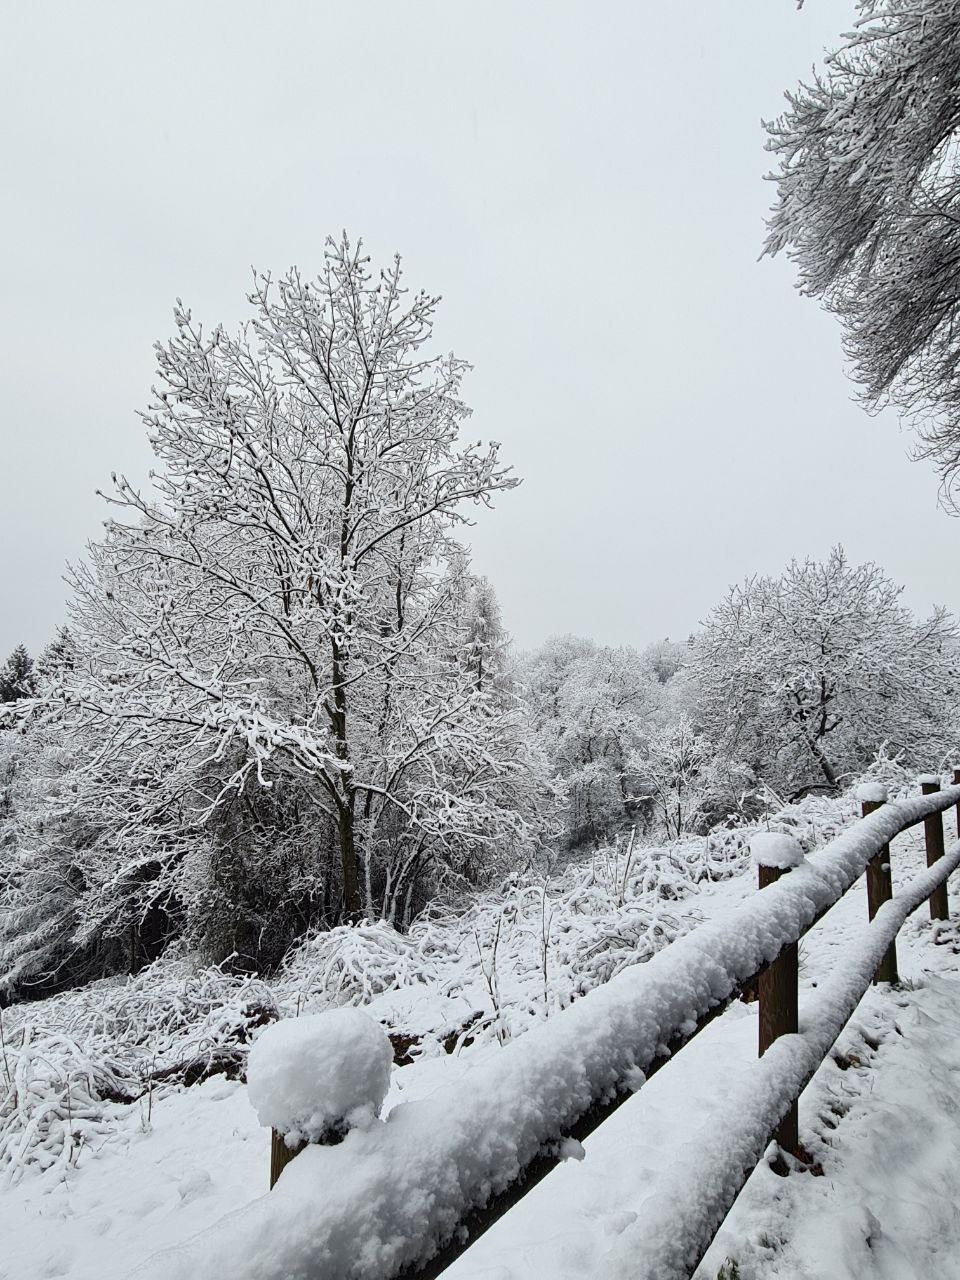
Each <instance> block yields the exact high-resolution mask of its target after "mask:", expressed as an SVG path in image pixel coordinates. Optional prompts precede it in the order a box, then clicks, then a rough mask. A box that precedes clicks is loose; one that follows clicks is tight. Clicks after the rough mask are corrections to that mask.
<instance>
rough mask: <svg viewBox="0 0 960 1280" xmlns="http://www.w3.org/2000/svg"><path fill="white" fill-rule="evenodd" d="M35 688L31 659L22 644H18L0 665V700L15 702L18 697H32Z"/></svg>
mask: <svg viewBox="0 0 960 1280" xmlns="http://www.w3.org/2000/svg"><path fill="white" fill-rule="evenodd" d="M36 690H37V677H36V673H35V672H34V669H33V659H32V658H31V657H30V655H29V653H27V651H26V649H25V648H24V646H23V645H22V644H18V645H17V647H16V648H15V649H14V651H13V653H11V655H10V657H9V658H8V659H7V660H6V662H5V663H4V665H3V666H2V667H0V702H16V701H17V700H18V699H19V698H32V697H33V695H34V694H35V693H36Z"/></svg>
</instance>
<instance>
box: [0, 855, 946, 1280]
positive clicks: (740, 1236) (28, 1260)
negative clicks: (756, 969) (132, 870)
mask: <svg viewBox="0 0 960 1280" xmlns="http://www.w3.org/2000/svg"><path fill="white" fill-rule="evenodd" d="M906 844H907V841H906V840H905V839H904V840H900V841H898V842H897V846H896V847H895V854H894V865H895V876H898V878H900V879H901V880H902V879H903V878H905V877H906V876H907V875H908V874H909V871H910V870H912V869H913V868H914V867H917V866H918V865H919V863H920V861H921V856H920V852H919V837H918V835H917V836H915V837H914V838H913V840H912V845H913V848H912V851H911V852H909V853H908V851H907V849H906ZM752 884H753V878H752V876H750V877H749V878H745V879H744V880H742V881H734V882H728V883H726V884H723V885H719V886H716V888H715V889H712V890H710V891H709V892H707V893H704V894H703V895H701V896H700V897H699V898H698V900H697V907H698V909H700V910H703V911H704V913H705V914H707V915H711V914H714V913H715V912H716V911H718V910H722V909H723V908H725V907H727V906H729V905H730V904H731V903H732V902H733V901H735V900H736V899H737V898H739V897H742V896H744V895H745V894H748V893H751V892H753V891H754V890H753V887H752ZM951 910H952V914H953V916H954V918H955V919H956V918H957V917H958V915H960V900H958V899H956V898H954V899H953V901H952V904H951ZM865 915H866V912H865V893H864V890H863V887H862V885H860V886H857V887H856V888H855V889H853V890H852V891H851V892H850V893H849V894H848V895H847V897H846V898H845V899H844V900H843V901H842V903H841V904H840V905H839V906H838V907H837V908H835V909H834V911H833V912H831V914H830V916H829V917H828V918H827V919H826V920H824V921H823V922H822V923H821V924H820V925H819V926H818V927H817V929H816V930H815V931H814V932H813V933H812V934H811V935H810V936H809V939H808V940H807V941H806V943H805V945H804V947H803V952H802V961H801V980H802V982H803V984H804V985H806V986H807V988H808V989H809V987H811V986H812V985H813V984H815V983H817V982H818V981H819V980H820V978H821V977H822V976H823V975H824V974H825V973H827V972H828V971H829V969H830V967H831V965H832V963H833V958H834V956H835V953H836V948H837V947H838V946H839V945H840V942H841V939H843V938H849V937H850V935H851V932H855V931H856V930H857V929H858V928H860V927H862V926H863V925H864V924H865ZM955 937H956V934H955V932H954V931H953V930H952V929H951V930H950V931H949V932H947V933H943V934H941V944H940V945H934V943H933V932H932V930H931V926H930V924H929V921H927V920H926V919H925V913H924V911H921V912H919V913H918V914H917V916H915V917H914V918H913V919H912V920H911V921H909V922H908V924H907V925H906V926H905V928H904V930H903V931H902V933H901V942H900V955H901V973H902V975H903V977H904V978H906V979H908V982H907V984H906V989H904V990H903V991H896V992H890V991H886V990H882V991H878V992H871V993H870V994H869V995H868V997H867V998H866V999H865V1000H864V1002H863V1003H862V1005H861V1006H860V1009H859V1010H858V1012H857V1015H856V1017H855V1020H854V1024H853V1025H852V1027H851V1029H850V1030H849V1031H848V1033H846V1034H845V1036H844V1038H843V1039H842V1041H841V1044H840V1046H839V1048H840V1049H841V1050H842V1053H843V1055H844V1056H843V1058H842V1066H841V1065H837V1063H836V1062H834V1061H832V1060H831V1061H828V1063H827V1064H826V1065H825V1067H824V1069H823V1070H822V1071H821V1072H820V1073H819V1074H818V1076H817V1077H816V1079H815V1080H814V1082H813V1084H812V1085H811V1086H810V1088H809V1089H808V1090H807V1092H806V1094H805V1095H804V1098H803V1100H802V1102H801V1128H802V1132H803V1136H804V1140H805V1141H806V1142H807V1145H808V1147H809V1148H810V1149H811V1151H812V1152H813V1153H814V1155H815V1156H816V1157H817V1158H818V1159H819V1160H820V1162H821V1164H822V1166H823V1169H824V1174H825V1176H824V1177H812V1176H811V1175H809V1174H798V1175H795V1176H792V1177H790V1178H786V1179H784V1178H780V1177H777V1176H776V1175H775V1174H774V1173H773V1172H772V1171H770V1170H769V1169H768V1168H767V1167H766V1166H761V1168H760V1169H758V1171H757V1172H756V1173H755V1174H754V1176H753V1177H752V1178H751V1180H750V1182H749V1183H748V1185H747V1187H746V1189H745V1190H744V1192H743V1194H742V1195H741V1197H740V1199H739V1201H738V1203H737V1205H736V1207H735V1208H734V1210H733V1212H732V1214H731V1215H730V1217H729V1218H728V1220H727V1223H726V1224H725V1225H724V1227H723V1229H722V1230H721V1232H720V1235H719V1236H718V1238H717V1241H716V1243H715V1245H714V1246H713V1248H712V1249H711V1251H710V1254H709V1255H708V1258H707V1260H706V1261H705V1263H704V1265H703V1267H702V1268H701V1270H700V1272H699V1273H698V1277H699V1278H700V1280H715V1277H716V1275H717V1272H718V1270H719V1269H720V1267H721V1265H722V1263H723V1262H724V1260H725V1259H726V1258H727V1257H728V1256H729V1257H733V1258H736V1259H737V1261H738V1265H739V1268H740V1277H741V1280H751V1277H757V1278H759V1277H761V1276H764V1277H766V1276H775V1277H785V1278H789V1280H814V1277H817V1278H819V1277H830V1278H831V1280H832V1278H834V1277H835V1278H836V1280H861V1278H863V1280H866V1278H867V1277H871V1278H874V1277H875V1278H879V1280H913V1277H914V1276H916V1277H917V1280H919V1277H920V1276H923V1277H925V1280H926V1278H927V1277H930V1276H936V1277H938V1280H951V1277H954V1276H956V1277H958V1280H960V1216H958V1215H956V1213H955V1209H954V1205H953V1203H952V1200H951V1190H950V1189H952V1188H953V1187H955V1186H957V1185H958V1183H960V1107H958V1103H957V1101H956V1100H957V1099H958V1098H960V962H958V956H957V955H956V952H955V947H956V943H955V942H952V939H954V938H955ZM951 942H952V945H951ZM911 983H914V984H916V986H915V989H910V986H911ZM756 1021H757V1018H756V1006H755V1005H744V1004H741V1003H737V1004H735V1005H734V1006H733V1007H732V1008H731V1009H730V1010H729V1011H728V1012H727V1014H725V1015H724V1016H723V1017H722V1018H720V1019H718V1020H717V1021H716V1022H715V1023H714V1024H712V1025H711V1026H710V1027H708V1028H707V1029H706V1030H705V1031H704V1032H703V1033H702V1034H701V1035H700V1036H699V1037H697V1038H696V1039H695V1040H694V1041H693V1043H692V1044H690V1045H689V1046H688V1047H687V1048H686V1049H684V1050H683V1051H682V1052H681V1053H680V1054H678V1055H677V1057H676V1059H675V1060H674V1061H673V1062H672V1063H670V1064H669V1066H668V1067H667V1068H665V1069H664V1070H662V1071H660V1072H659V1073H658V1074H657V1075H655V1076H654V1077H652V1078H651V1080H650V1081H649V1082H648V1083H647V1085H645V1086H644V1088H643V1089H642V1090H641V1091H640V1092H639V1093H638V1094H637V1095H636V1096H635V1097H634V1098H632V1099H631V1100H630V1101H629V1102H628V1103H626V1104H625V1105H624V1106H623V1107H622V1108H621V1109H620V1110H619V1111H618V1112H617V1113H616V1115H615V1116H614V1117H613V1118H612V1119H611V1120H610V1121H608V1122H607V1124H605V1125H604V1126H602V1127H601V1128H600V1129H599V1130H598V1131H597V1132H596V1133H595V1134H594V1135H593V1136H592V1137H591V1138H590V1139H589V1140H588V1141H587V1143H586V1144H585V1147H586V1157H585V1159H584V1160H583V1161H582V1162H579V1163H578V1162H576V1161H568V1162H567V1163H566V1164H565V1165H563V1166H562V1167H561V1168H559V1169H557V1170H556V1171H555V1172H554V1173H552V1174H551V1175H550V1176H549V1178H547V1179H546V1180H545V1182H544V1183H542V1184H541V1185H540V1187H538V1188H537V1189H536V1190H535V1191H533V1192H532V1193H531V1194H530V1195H529V1196H528V1197H527V1198H526V1199H525V1200H524V1201H523V1202H522V1203H521V1204H520V1205H519V1206H518V1207H517V1208H516V1209H515V1210H513V1211H512V1212H511V1213H510V1214H509V1215H508V1216H507V1217H506V1218H505V1219H503V1220H502V1221H501V1222H500V1223H498V1224H497V1226H496V1227H494V1228H493V1229H492V1230H491V1231H490V1232H488V1234H487V1235H486V1236H484V1237H483V1238H482V1239H481V1240H479V1241H478V1242H477V1244H476V1245H475V1246H474V1247H473V1248H472V1249H471V1250H470V1251H469V1252H468V1253H467V1254H465V1255H464V1256H463V1257H462V1258H461V1259H460V1260H459V1261H458V1262H457V1263H456V1264H455V1265H454V1266H453V1267H452V1268H451V1269H450V1270H449V1272H448V1273H447V1274H449V1275H450V1277H451V1280H481V1278H485V1280H534V1278H537V1280H543V1278H545V1277H551V1278H552V1277H557V1280H567V1278H571V1280H572V1278H573V1277H581V1276H587V1275H590V1274H592V1273H593V1272H594V1271H595V1270H596V1268H597V1267H598V1265H599V1264H600V1260H601V1259H602V1257H603V1255H604V1254H605V1253H606V1252H607V1250H609V1248H610V1247H611V1245H612V1244H613V1243H614V1241H615V1240H616V1238H617V1236H618V1234H619V1233H620V1232H622V1231H623V1230H624V1228H625V1227H626V1226H627V1225H628V1224H629V1223H631V1222H632V1221H634V1220H635V1218H636V1217H637V1216H638V1215H640V1214H642V1212H643V1205H644V1201H645V1199H646V1198H647V1196H648V1195H649V1193H650V1189H651V1187H652V1186H653V1184H654V1180H655V1179H656V1177H657V1173H658V1170H660V1169H661V1168H663V1167H664V1165H665V1164H666V1163H668V1162H669V1161H670V1153H671V1152H676V1151H678V1150H679V1149H680V1148H682V1147H683V1146H684V1145H686V1144H690V1143H694V1142H695V1141H696V1133H697V1130H698V1127H699V1126H700V1125H701V1124H703V1123H704V1122H705V1121H706V1120H707V1119H708V1117H709V1116H710V1114H711V1111H712V1108H713V1107H714V1106H715V1103H716V1100H717V1099H718V1098H722V1096H723V1094H724V1092H725V1090H726V1089H728V1088H729V1087H730V1085H731V1083H732V1081H734V1080H735V1079H736V1078H737V1074H738V1072H740V1071H742V1070H743V1069H744V1068H745V1066H746V1065H747V1064H748V1063H750V1062H752V1061H753V1059H754V1055H755V1053H756V1039H757V1026H756ZM898 1028H899V1029H900V1031H902V1033H903V1034H902V1035H901V1034H898ZM481 1052H482V1053H497V1052H498V1049H497V1048H496V1046H487V1047H485V1048H483V1049H482V1050H481ZM471 1057H472V1059H473V1061H475V1060H476V1055H475V1054H474V1055H466V1056H465V1057H464V1058H460V1059H456V1058H440V1059H437V1058H435V1059H429V1060H425V1061H422V1062H420V1063H418V1064H416V1065H415V1066H413V1067H409V1068H404V1069H402V1070H400V1071H397V1072H395V1074H394V1086H393V1090H392V1100H393V1101H394V1102H397V1101H400V1100H401V1099H402V1100H407V1099H412V1098H415V1097H423V1096H426V1095H428V1094H429V1093H431V1092H432V1091H433V1090H434V1089H435V1088H437V1087H439V1085H440V1084H441V1083H446V1082H447V1081H449V1080H450V1078H451V1075H457V1074H460V1073H462V1072H464V1071H466V1070H467V1069H468V1068H469V1066H470V1059H471ZM128 1111H129V1115H128V1117H127V1125H126V1130H125V1133H124V1135H123V1136H122V1137H120V1138H118V1139H117V1140H115V1141H112V1142H110V1143H109V1144H107V1145H106V1146H105V1147H104V1148H103V1149H102V1150H101V1151H100V1152H99V1153H91V1154H90V1155H89V1156H88V1157H87V1159H86V1162H85V1163H82V1164H81V1167H80V1168H78V1169H77V1170H76V1171H75V1172H73V1173H72V1174H71V1175H70V1177H69V1180H68V1181H67V1182H66V1183H50V1182H47V1181H45V1180H44V1179H41V1178H34V1179H29V1180H25V1181H24V1182H23V1183H21V1184H20V1185H18V1186H16V1187H13V1188H10V1189H8V1190H6V1191H4V1192H3V1193H2V1194H0V1239H2V1240H3V1246H2V1248H0V1280H47V1278H49V1280H53V1278H54V1277H64V1278H65V1280H122V1278H123V1277H125V1276H128V1275H129V1274H130V1273H131V1271H133V1270H134V1269H135V1268H136V1267H137V1266H138V1265H139V1264H140V1263H141V1262H142V1261H144V1260H145V1259H146V1258H148V1257H149V1256H150V1255H152V1254H153V1253H155V1252H156V1251H157V1250H158V1249H160V1248H163V1247H165V1246H168V1245H170V1244H172V1243H176V1242H178V1241H182V1240H185V1239H187V1238H189V1237H190V1236H191V1235H193V1234H194V1233H196V1232H198V1231H200V1230H203V1229H204V1228H206V1227H208V1226H209V1225H211V1224H212V1223H213V1222H215V1221H217V1220H218V1219H219V1218H221V1217H222V1216H223V1215H224V1214H226V1213H228V1212H230V1211H233V1210H236V1209H237V1208H241V1207H242V1206H243V1205H245V1204H247V1203H249V1202H251V1201H252V1200H254V1199H256V1198H257V1197H259V1196H260V1195H262V1194H263V1191H264V1189H265V1181H266V1177H267V1165H268V1158H267V1143H266V1138H265V1134H264V1133H263V1131H262V1130H260V1129H259V1128H258V1126H257V1122H256V1118H255V1116H254V1113H253V1111H252V1108H251V1107H250V1106H249V1103H248V1102H247V1099H246V1093H245V1090H244V1089H243V1087H242V1086H239V1085H236V1084H231V1083H229V1082H227V1081H224V1080H223V1079H219V1078H215V1079H213V1080H211V1081H208V1082H206V1083H205V1084H203V1085H201V1086H199V1087H196V1088H193V1089H190V1090H187V1091H185V1092H182V1093H178V1094H173V1095H171V1096H169V1097H166V1098H163V1099H161V1100H160V1101H159V1102H157V1103H156V1104H155V1108H154V1114H153V1117H152V1124H151V1127H150V1131H149V1132H145V1131H144V1125H143V1124H142V1122H141V1116H140V1113H139V1110H138V1109H137V1108H130V1109H128ZM945 1188H946V1189H948V1190H947V1191H946V1193H945V1191H944V1189H945ZM690 1194H691V1196H695V1195H696V1188H695V1187H691V1189H690ZM955 1218H956V1219H957V1221H955Z"/></svg>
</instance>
